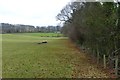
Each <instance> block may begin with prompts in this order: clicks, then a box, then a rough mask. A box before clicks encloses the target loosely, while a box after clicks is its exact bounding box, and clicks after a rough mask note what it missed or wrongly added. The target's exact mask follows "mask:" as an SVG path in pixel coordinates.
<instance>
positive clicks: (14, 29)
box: [0, 23, 61, 33]
mask: <svg viewBox="0 0 120 80" xmlns="http://www.w3.org/2000/svg"><path fill="white" fill-rule="evenodd" d="M60 30H61V27H60V26H41V27H39V26H36V27H35V26H32V25H23V24H15V25H14V24H9V23H0V33H26V32H41V33H43V32H44V33H49V32H60Z"/></svg>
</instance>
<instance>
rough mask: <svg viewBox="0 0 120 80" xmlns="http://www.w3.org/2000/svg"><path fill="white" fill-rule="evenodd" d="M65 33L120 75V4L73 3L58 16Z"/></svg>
mask: <svg viewBox="0 0 120 80" xmlns="http://www.w3.org/2000/svg"><path fill="white" fill-rule="evenodd" d="M56 17H57V19H58V20H60V21H64V25H63V28H62V33H64V34H65V35H66V36H68V37H69V38H70V39H71V40H72V41H74V42H76V43H77V44H79V45H80V47H82V48H84V49H85V50H86V51H87V52H88V53H90V55H94V56H95V57H97V62H100V61H103V64H104V65H103V66H104V68H106V67H107V66H109V67H110V68H111V69H113V71H115V72H114V73H115V75H117V76H118V75H120V2H114V1H113V2H76V1H75V2H71V3H69V4H67V5H66V6H65V7H64V8H63V9H62V10H61V12H60V13H59V14H58V15H57V16H56Z"/></svg>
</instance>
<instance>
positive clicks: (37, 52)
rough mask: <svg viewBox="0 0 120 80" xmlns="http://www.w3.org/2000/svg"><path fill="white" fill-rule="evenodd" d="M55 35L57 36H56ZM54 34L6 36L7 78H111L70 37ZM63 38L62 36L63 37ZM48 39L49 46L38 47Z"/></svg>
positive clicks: (4, 73) (4, 67) (4, 64)
mask: <svg viewBox="0 0 120 80" xmlns="http://www.w3.org/2000/svg"><path fill="white" fill-rule="evenodd" d="M53 35H54V36H53ZM58 35H61V34H53V33H42V34H41V33H21V34H20V33H19V34H3V36H2V38H3V39H2V77H3V78H72V77H73V78H88V77H98V78H104V77H108V76H107V75H106V73H104V72H103V70H101V69H98V66H96V65H95V64H94V63H91V62H92V61H91V59H90V58H88V57H87V56H86V54H85V53H81V52H80V51H79V49H77V47H76V46H75V45H74V44H73V43H71V42H70V41H69V39H68V38H67V37H57V36H58ZM61 36H62V35H61ZM43 40H47V41H48V43H47V44H37V43H39V42H42V41H43Z"/></svg>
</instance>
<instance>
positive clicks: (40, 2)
mask: <svg viewBox="0 0 120 80" xmlns="http://www.w3.org/2000/svg"><path fill="white" fill-rule="evenodd" d="M68 2H70V0H0V23H2V22H4V23H11V24H27V25H34V26H47V25H57V23H59V21H56V18H55V17H56V15H57V14H58V13H59V12H60V10H61V9H62V8H63V7H64V6H65V5H66V4H67V3H68Z"/></svg>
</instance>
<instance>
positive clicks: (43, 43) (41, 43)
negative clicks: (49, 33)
mask: <svg viewBox="0 0 120 80" xmlns="http://www.w3.org/2000/svg"><path fill="white" fill-rule="evenodd" d="M44 43H47V41H43V42H40V43H38V44H44Z"/></svg>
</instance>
